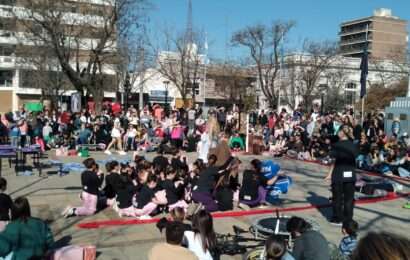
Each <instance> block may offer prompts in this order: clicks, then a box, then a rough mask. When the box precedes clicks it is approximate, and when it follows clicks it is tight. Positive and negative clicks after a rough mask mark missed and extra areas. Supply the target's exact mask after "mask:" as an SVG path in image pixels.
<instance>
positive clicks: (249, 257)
mask: <svg viewBox="0 0 410 260" xmlns="http://www.w3.org/2000/svg"><path fill="white" fill-rule="evenodd" d="M264 250H265V249H264V248H263V247H260V248H256V249H252V250H250V251H248V252H246V253H245V254H244V255H243V257H242V260H264V258H263V255H264Z"/></svg>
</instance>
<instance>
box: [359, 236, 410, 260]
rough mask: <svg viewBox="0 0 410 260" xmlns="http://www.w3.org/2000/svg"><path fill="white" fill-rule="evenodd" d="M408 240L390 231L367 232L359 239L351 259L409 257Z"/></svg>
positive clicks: (376, 259)
mask: <svg viewBox="0 0 410 260" xmlns="http://www.w3.org/2000/svg"><path fill="white" fill-rule="evenodd" d="M409 248H410V240H408V239H407V238H405V237H401V236H398V235H394V234H390V233H385V232H382V233H374V232H369V233H368V234H367V235H366V236H364V237H363V238H362V239H360V241H359V243H358V245H357V247H356V249H355V250H354V251H353V255H352V260H362V259H371V260H401V259H410V250H409Z"/></svg>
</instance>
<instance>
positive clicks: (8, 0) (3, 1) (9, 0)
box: [0, 0, 16, 5]
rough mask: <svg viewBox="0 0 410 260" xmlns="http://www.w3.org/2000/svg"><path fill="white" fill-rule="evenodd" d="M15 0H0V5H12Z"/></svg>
mask: <svg viewBox="0 0 410 260" xmlns="http://www.w3.org/2000/svg"><path fill="white" fill-rule="evenodd" d="M15 3H16V0H0V5H14V4H15Z"/></svg>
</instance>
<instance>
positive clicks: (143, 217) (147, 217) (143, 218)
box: [138, 215, 152, 220]
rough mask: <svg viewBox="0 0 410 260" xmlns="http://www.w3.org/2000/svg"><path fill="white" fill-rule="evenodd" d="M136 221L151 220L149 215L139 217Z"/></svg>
mask: <svg viewBox="0 0 410 260" xmlns="http://www.w3.org/2000/svg"><path fill="white" fill-rule="evenodd" d="M138 219H139V220H149V219H152V217H151V216H150V215H143V216H140V217H139V218H138Z"/></svg>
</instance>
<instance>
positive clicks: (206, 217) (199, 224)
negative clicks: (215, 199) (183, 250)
mask: <svg viewBox="0 0 410 260" xmlns="http://www.w3.org/2000/svg"><path fill="white" fill-rule="evenodd" d="M192 229H193V230H194V232H195V235H196V234H198V233H199V235H200V236H201V242H202V249H203V250H204V252H206V251H207V250H209V251H212V250H214V249H215V248H216V235H215V231H214V224H213V220H212V216H211V214H209V213H208V212H206V211H205V210H200V211H198V213H196V214H195V215H194V217H193V218H192Z"/></svg>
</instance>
